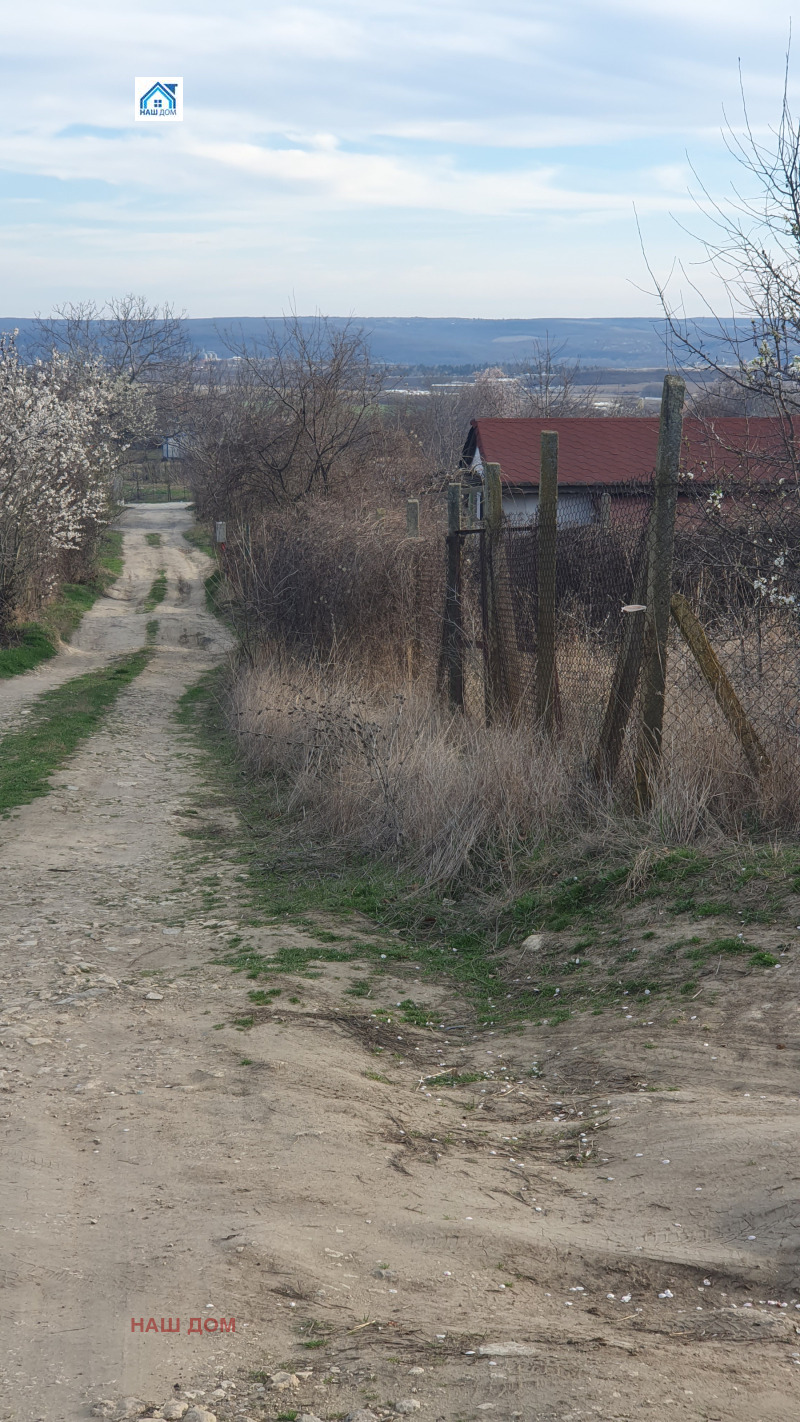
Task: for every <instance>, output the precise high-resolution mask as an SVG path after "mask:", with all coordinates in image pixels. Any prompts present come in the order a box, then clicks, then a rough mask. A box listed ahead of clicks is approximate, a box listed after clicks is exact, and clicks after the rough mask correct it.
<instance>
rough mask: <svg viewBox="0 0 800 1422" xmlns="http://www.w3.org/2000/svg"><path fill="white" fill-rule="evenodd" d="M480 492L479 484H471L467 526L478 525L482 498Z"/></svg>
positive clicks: (468, 496)
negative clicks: (479, 504)
mask: <svg viewBox="0 0 800 1422" xmlns="http://www.w3.org/2000/svg"><path fill="white" fill-rule="evenodd" d="M480 492H481V491H480V489H479V488H478V485H477V484H470V487H469V493H468V495H467V526H468V527H469V528H477V527H478V499H479V498H480Z"/></svg>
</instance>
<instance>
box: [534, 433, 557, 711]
mask: <svg viewBox="0 0 800 1422" xmlns="http://www.w3.org/2000/svg"><path fill="white" fill-rule="evenodd" d="M557 530H558V435H557V434H555V433H553V432H551V431H547V430H546V431H544V432H543V433H542V440H541V471H540V475H539V510H538V529H537V540H538V552H537V563H538V579H537V580H538V588H537V594H538V596H537V603H538V617H537V629H536V716H537V719H538V721H539V724H540V725H541V726H542V728H543V729H544V730H545V731H546V732H547V733H548V735H552V733H553V729H554V727H555V725H556V722H557V720H558V718H559V707H558V671H557V668H556V552H557V538H558V532H557Z"/></svg>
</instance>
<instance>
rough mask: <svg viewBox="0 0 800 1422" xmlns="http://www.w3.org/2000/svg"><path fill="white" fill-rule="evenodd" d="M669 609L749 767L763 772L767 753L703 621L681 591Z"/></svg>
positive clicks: (754, 770) (755, 771) (767, 758)
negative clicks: (709, 638) (710, 640)
mask: <svg viewBox="0 0 800 1422" xmlns="http://www.w3.org/2000/svg"><path fill="white" fill-rule="evenodd" d="M670 611H671V613H672V616H673V617H674V619H675V621H676V623H677V625H678V627H679V628H680V631H681V636H682V637H683V640H684V642H685V643H686V645H687V647H688V648H689V651H690V652H691V653H692V656H693V657H694V659H695V661H696V662H697V665H698V666H699V668H700V670H701V672H702V673H703V676H704V677H705V679H706V681H707V682H708V685H709V686H710V688H711V690H712V692H713V694H714V700H715V701H716V703H717V705H718V706H719V708H720V710H721V712H722V714H723V716H724V717H725V720H726V721H727V723H728V725H729V726H730V728H731V730H732V731H733V734H734V735H735V737H736V739H737V741H738V742H739V745H740V746H741V748H742V750H743V751H744V754H745V756H746V757H747V763H748V765H749V766H750V769H751V770H752V771H753V774H754V775H757V776H761V775H763V774H764V772H765V771H767V770H769V768H770V762H769V756H768V755H767V753H766V751H765V750H764V747H763V746H762V744H761V741H760V740H759V737H758V733H757V731H756V730H755V727H754V726H753V724H752V722H751V721H750V720H748V717H747V713H746V711H745V709H744V707H743V706H742V703H741V701H740V700H739V698H738V696H737V695H736V692H735V691H734V689H733V686H732V684H731V682H730V679H729V677H728V674H727V672H726V671H725V668H724V667H723V666H722V663H721V662H720V660H719V658H718V656H717V654H716V652H715V651H714V648H713V647H712V645H711V643H710V642H709V640H708V637H707V635H706V632H705V630H704V628H703V625H702V623H701V622H700V620H699V618H698V617H697V616H696V615H695V613H694V612H693V611H692V608H691V607H690V606H689V603H688V602H687V601H686V598H685V597H684V596H683V594H682V593H673V594H672V598H671V600H670Z"/></svg>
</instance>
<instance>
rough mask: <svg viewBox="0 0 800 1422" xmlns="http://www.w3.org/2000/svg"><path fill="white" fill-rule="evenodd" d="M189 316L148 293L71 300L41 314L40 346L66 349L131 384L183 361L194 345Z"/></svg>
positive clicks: (57, 349)
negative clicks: (185, 318) (189, 334)
mask: <svg viewBox="0 0 800 1422" xmlns="http://www.w3.org/2000/svg"><path fill="white" fill-rule="evenodd" d="M183 314H184V313H181V314H180V315H178V314H177V313H176V312H175V308H174V307H173V306H171V305H170V304H169V302H165V303H164V305H163V306H158V305H154V304H153V303H151V302H149V301H148V300H147V298H146V297H144V296H135V295H133V294H128V295H127V296H120V297H114V298H112V299H111V300H110V301H105V302H97V301H78V302H71V301H70V302H65V303H64V304H63V305H62V306H56V307H55V310H54V313H53V315H52V316H51V317H47V318H45V317H41V316H39V317H37V319H36V325H37V331H38V345H39V347H41V348H42V350H43V353H44V355H45V356H47V355H49V354H50V352H51V351H54V350H56V351H60V352H62V353H63V354H65V355H70V356H73V357H76V358H79V359H82V360H92V361H96V362H98V363H99V364H101V365H103V366H105V368H106V369H107V370H108V371H110V372H111V373H112V374H113V375H117V376H120V377H122V378H124V379H126V380H129V381H131V382H134V381H137V380H143V379H147V378H151V377H153V376H154V375H156V374H157V373H161V374H163V372H164V371H166V370H168V369H169V370H172V369H174V368H175V367H176V366H179V365H183V364H184V363H185V362H186V361H187V360H188V358H189V355H190V345H189V340H188V337H187V335H186V331H185V328H184V325H183Z"/></svg>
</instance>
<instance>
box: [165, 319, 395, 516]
mask: <svg viewBox="0 0 800 1422" xmlns="http://www.w3.org/2000/svg"><path fill="white" fill-rule="evenodd" d="M229 349H230V351H231V354H232V356H233V357H234V359H233V360H230V361H225V362H219V365H220V366H221V367H222V370H221V372H220V373H219V374H218V373H217V367H216V363H214V365H213V369H212V368H210V367H207V369H206V375H205V378H204V381H203V388H202V391H201V392H200V393H199V396H198V399H197V401H196V405H195V416H194V432H193V435H192V438H191V440H190V451H189V459H190V463H191V468H192V478H193V479H194V480H195V482H196V483H198V484H200V485H201V486H202V487H203V488H204V489H205V491H206V495H207V496H211V495H212V492H213V491H216V493H215V494H214V497H216V496H217V495H218V494H222V496H223V497H224V500H225V502H226V503H227V505H228V507H230V506H231V504H232V503H238V504H239V505H240V506H243V505H248V506H251V507H252V506H258V507H260V508H262V509H263V508H266V507H268V506H270V505H279V504H291V503H297V502H298V501H300V500H302V499H304V498H307V497H308V496H309V495H310V494H314V493H323V494H326V493H329V492H330V491H331V489H332V487H333V485H334V484H335V483H336V481H337V480H338V479H340V478H341V477H342V476H343V475H344V473H345V472H346V471H347V470H348V469H350V468H351V467H352V466H353V464H354V463H357V462H358V461H359V460H361V459H363V458H365V457H366V455H367V454H368V453H369V451H370V448H371V443H372V439H373V433H374V426H375V424H376V422H377V417H378V410H379V407H378V403H377V399H378V395H379V393H380V389H381V386H382V383H383V373H382V371H381V370H380V369H379V368H377V367H376V366H374V365H373V363H372V361H371V359H370V352H369V346H368V344H367V341H366V338H365V335H364V333H363V332H362V331H361V330H360V329H359V328H358V327H356V326H355V325H353V324H352V323H350V322H345V323H344V324H343V325H340V324H338V323H334V322H332V321H329V320H327V319H325V318H324V317H315V318H313V319H312V320H310V321H304V320H302V319H301V318H300V317H298V316H296V315H294V314H292V315H290V316H288V317H286V318H285V320H284V321H283V322H282V323H281V325H280V326H279V327H277V328H273V329H271V330H270V332H269V333H268V335H267V336H266V338H265V340H264V341H263V342H261V343H259V344H258V345H245V344H240V345H238V346H237V345H236V344H235V342H231V343H230V345H229Z"/></svg>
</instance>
